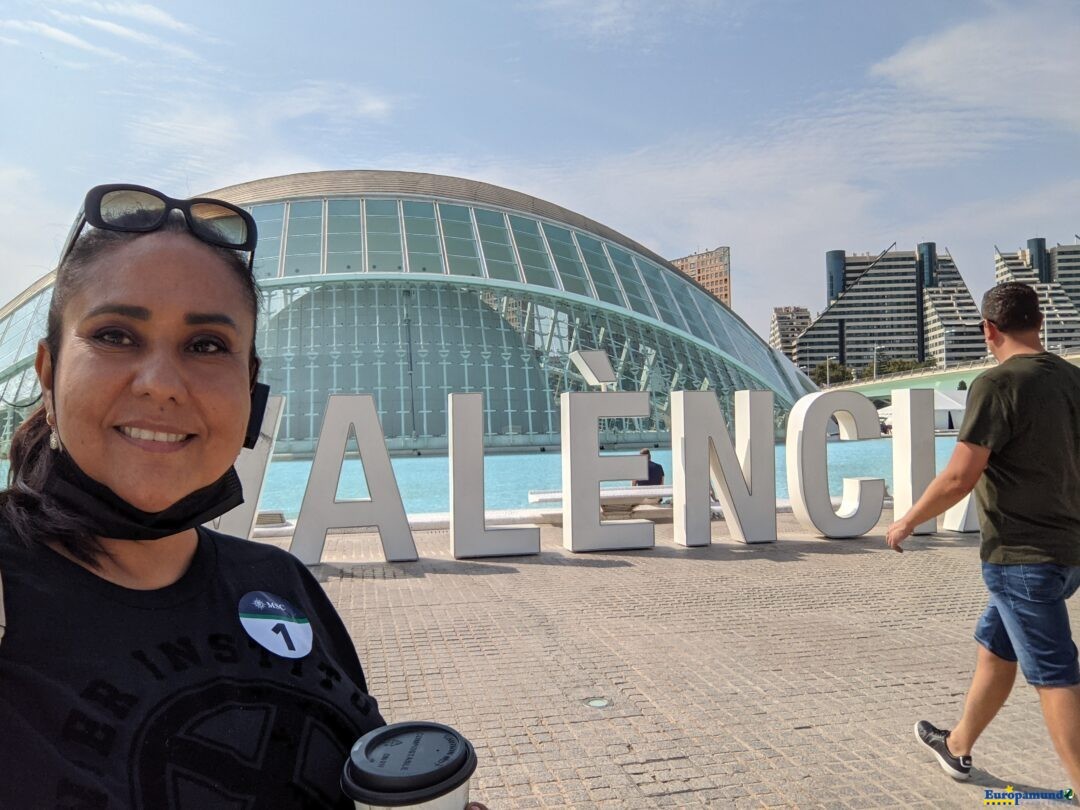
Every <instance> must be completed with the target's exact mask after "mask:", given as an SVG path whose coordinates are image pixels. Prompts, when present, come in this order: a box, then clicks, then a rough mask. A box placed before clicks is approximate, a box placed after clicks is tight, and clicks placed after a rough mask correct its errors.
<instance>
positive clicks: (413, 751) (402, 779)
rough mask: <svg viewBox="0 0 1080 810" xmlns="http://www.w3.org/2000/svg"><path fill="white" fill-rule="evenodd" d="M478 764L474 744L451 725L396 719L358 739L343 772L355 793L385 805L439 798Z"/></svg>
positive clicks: (350, 791) (355, 796)
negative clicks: (396, 720) (394, 721)
mask: <svg viewBox="0 0 1080 810" xmlns="http://www.w3.org/2000/svg"><path fill="white" fill-rule="evenodd" d="M475 770H476V751H474V750H473V747H472V744H471V743H470V742H469V741H468V740H466V739H465V738H464V737H463V736H461V734H459V733H458V732H457V731H455V730H454V729H452V728H450V727H449V726H444V725H441V724H439V723H428V722H424V721H418V722H408V723H393V724H391V725H389V726H383V727H382V728H377V729H375V730H374V731H369V732H368V733H367V734H365V735H364V736H363V737H361V738H360V739H359V740H357V741H356V743H355V744H354V745H353V747H352V750H351V751H350V752H349V759H348V760H347V761H346V763H345V769H344V772H343V773H342V774H341V789H342V790H343V791H344V792H345V795H346V796H348V797H349V798H350V799H353V800H354V801H358V802H364V803H365V804H373V805H376V806H378V805H382V806H384V807H400V806H402V805H409V804H420V803H421V802H427V801H431V800H432V799H437V798H438V797H439V796H442V795H444V794H446V793H449V792H450V791H452V790H454V789H455V788H457V787H459V786H460V785H461V784H462V783H464V782H467V781H468V779H469V777H470V776H472V774H473V771H475Z"/></svg>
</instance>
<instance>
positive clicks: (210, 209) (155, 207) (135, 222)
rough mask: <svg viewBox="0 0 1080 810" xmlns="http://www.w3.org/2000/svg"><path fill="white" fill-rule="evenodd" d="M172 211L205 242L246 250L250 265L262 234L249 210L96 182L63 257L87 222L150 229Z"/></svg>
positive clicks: (111, 227)
mask: <svg viewBox="0 0 1080 810" xmlns="http://www.w3.org/2000/svg"><path fill="white" fill-rule="evenodd" d="M173 211H179V212H180V213H182V214H183V215H184V221H185V222H186V223H187V226H188V230H190V231H191V233H192V234H194V235H195V236H196V237H198V238H199V239H201V240H202V241H204V242H206V243H207V244H209V245H215V246H217V247H223V248H229V249H230V250H246V251H248V253H249V254H250V255H249V257H248V267H249V268H250V267H251V265H252V262H253V261H254V259H255V243H256V241H257V239H258V234H257V231H256V228H255V220H254V218H252V216H251V214H249V213H248V212H247V211H245V210H244V209H242V208H238V207H237V206H235V205H233V204H232V203H227V202H225V201H224V200H214V199H211V198H209V197H195V198H193V199H190V200H176V199H173V198H172V197H166V196H165V195H164V194H162V193H161V192H160V191H155V190H154V189H152V188H146V187H145V186H135V185H130V184H127V183H111V184H109V185H104V186H94V187H93V188H92V189H90V191H88V192H87V193H86V200H85V201H84V203H83V208H82V211H80V212H79V216H78V218H77V219H76V221H75V225H74V227H73V228H72V229H71V233H70V234H69V235H68V239H67V242H66V243H65V245H64V250H63V252H62V253H61V261H63V259H64V258H66V257H67V255H68V254H69V253H70V252H71V249H72V248H73V247H74V246H75V242H76V241H77V240H78V238H79V234H81V233H82V229H83V228H84V227H85V226H86V225H88V224H89V225H93V226H94V227H95V228H100V229H102V230H106V231H124V232H127V233H149V232H150V231H156V230H158V229H159V228H160V227H161V226H163V225H164V224H165V223H166V221H168V219H169V214H170V213H171V212H173Z"/></svg>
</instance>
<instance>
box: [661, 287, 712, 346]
mask: <svg viewBox="0 0 1080 810" xmlns="http://www.w3.org/2000/svg"><path fill="white" fill-rule="evenodd" d="M667 282H668V286H669V287H671V292H672V294H673V295H674V298H675V303H676V304H678V306H679V311H680V312H682V314H683V317H684V318H685V319H686V325H687V326H689V327H690V332H691V333H692V334H693V335H694V336H695V337H699V338H701V339H702V340H704V341H705V342H706V343H712V342H713V335H712V333H711V332H710V331H709V327H708V326H707V325H706V324H705V319H704V318H702V317H701V313H700V312H699V311H698V308H697V305H696V304H695V303H694V298H693V293H692V292H691V290H692V289H693V285H692V284H690V283H689V282H688V281H683V280H682V279H680V278H677V277H672V276H671V275H668V276H667Z"/></svg>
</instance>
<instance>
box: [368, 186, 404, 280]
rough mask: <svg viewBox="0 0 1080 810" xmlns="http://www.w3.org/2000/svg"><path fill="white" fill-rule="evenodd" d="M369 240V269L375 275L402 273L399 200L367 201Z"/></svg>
mask: <svg viewBox="0 0 1080 810" xmlns="http://www.w3.org/2000/svg"><path fill="white" fill-rule="evenodd" d="M364 208H365V219H364V224H365V225H366V227H367V240H368V269H369V270H371V272H373V273H400V272H401V271H402V270H403V269H404V265H405V262H404V259H403V258H402V253H401V223H400V222H399V221H398V211H397V200H367V201H366V202H365V203H364Z"/></svg>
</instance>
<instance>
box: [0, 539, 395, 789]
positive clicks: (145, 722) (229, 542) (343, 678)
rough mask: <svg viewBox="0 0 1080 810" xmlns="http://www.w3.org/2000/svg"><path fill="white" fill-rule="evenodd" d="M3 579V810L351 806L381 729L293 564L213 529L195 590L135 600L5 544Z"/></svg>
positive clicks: (57, 558)
mask: <svg viewBox="0 0 1080 810" xmlns="http://www.w3.org/2000/svg"><path fill="white" fill-rule="evenodd" d="M0 575H2V576H3V583H4V601H5V604H6V608H7V620H8V622H7V624H8V626H7V634H6V635H5V636H4V640H3V644H0V808H3V810H24V809H25V808H94V810H105V809H106V808H107V809H108V810H113V809H114V808H148V809H149V808H153V809H154V810H163V809H164V808H170V809H172V808H192V809H193V810H215V809H216V808H221V809H222V810H224V809H225V808H228V809H229V810H239V809H240V808H271V807H272V808H305V809H307V808H311V809H312V810H313V809H314V808H323V807H340V808H351V807H352V803H351V802H349V801H348V800H346V799H345V798H344V797H343V796H342V794H341V791H340V787H339V785H338V779H339V776H340V773H341V767H342V765H343V764H344V762H345V757H346V756H347V755H348V750H349V747H350V746H351V745H352V743H353V742H354V741H355V740H356V738H357V737H359V736H361V735H362V734H364V733H366V732H367V731H370V730H371V729H373V728H376V727H378V726H380V725H383V723H384V721H383V719H382V717H381V715H380V714H379V710H378V706H377V705H376V702H375V700H374V699H373V698H371V697H370V696H369V695H368V694H367V686H366V683H365V681H364V673H363V671H362V669H361V667H360V661H359V659H358V658H357V655H356V651H355V649H354V648H353V644H352V641H351V639H350V638H349V635H348V633H347V632H346V630H345V627H344V625H343V624H342V622H341V619H340V618H339V617H338V615H337V613H336V612H335V611H334V608H333V606H332V605H331V603H330V601H329V599H327V597H326V594H325V593H324V592H323V589H322V587H321V586H320V585H319V583H318V582H317V581H316V579H315V578H314V577H313V576H312V575H311V573H310V572H309V571H308V570H307V569H306V568H305V567H304V565H303V564H301V563H300V562H299V561H298V560H297V559H296V558H294V557H293V556H292V555H290V554H288V553H286V552H284V551H282V550H280V549H278V548H275V547H273V546H268V545H263V544H259V543H252V542H249V541H246V540H239V539H236V538H232V537H227V536H225V535H222V534H218V533H216V532H211V531H206V530H200V531H199V545H198V550H197V551H196V554H195V558H194V560H193V561H192V564H191V567H190V568H189V570H188V571H187V572H186V573H185V574H184V575H183V577H181V578H180V579H179V580H178V581H177V582H176V583H174V584H172V585H170V586H168V587H166V588H161V589H159V590H152V591H136V590H131V589H128V588H122V587H119V586H117V585H114V584H112V583H110V582H107V581H105V580H103V579H101V578H100V577H97V576H95V575H94V574H92V573H90V572H89V571H87V570H86V569H84V568H82V567H80V566H78V565H76V564H75V563H73V562H71V561H70V560H68V559H66V558H64V557H62V556H61V555H59V554H57V553H56V552H54V551H52V550H51V549H49V548H47V547H45V546H36V547H34V548H31V549H25V548H23V547H22V546H20V545H16V543H15V542H14V541H13V540H11V539H10V537H9V536H8V533H7V531H6V530H2V531H0ZM241 602H243V607H241ZM290 606H291V608H292V610H289V611H287V613H288V615H289V616H291V618H286V619H284V620H283V621H280V622H277V621H275V612H281V611H282V610H287V609H288V608H289V607H290ZM283 615H285V614H283ZM290 629H291V631H292V632H291V633H290V632H289V631H290ZM256 637H258V638H261V639H262V640H261V641H256ZM308 650H309V651H308ZM279 651H280V652H279ZM305 651H308V652H306V654H304V655H301V654H303V653H305ZM287 656H299V657H287Z"/></svg>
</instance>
